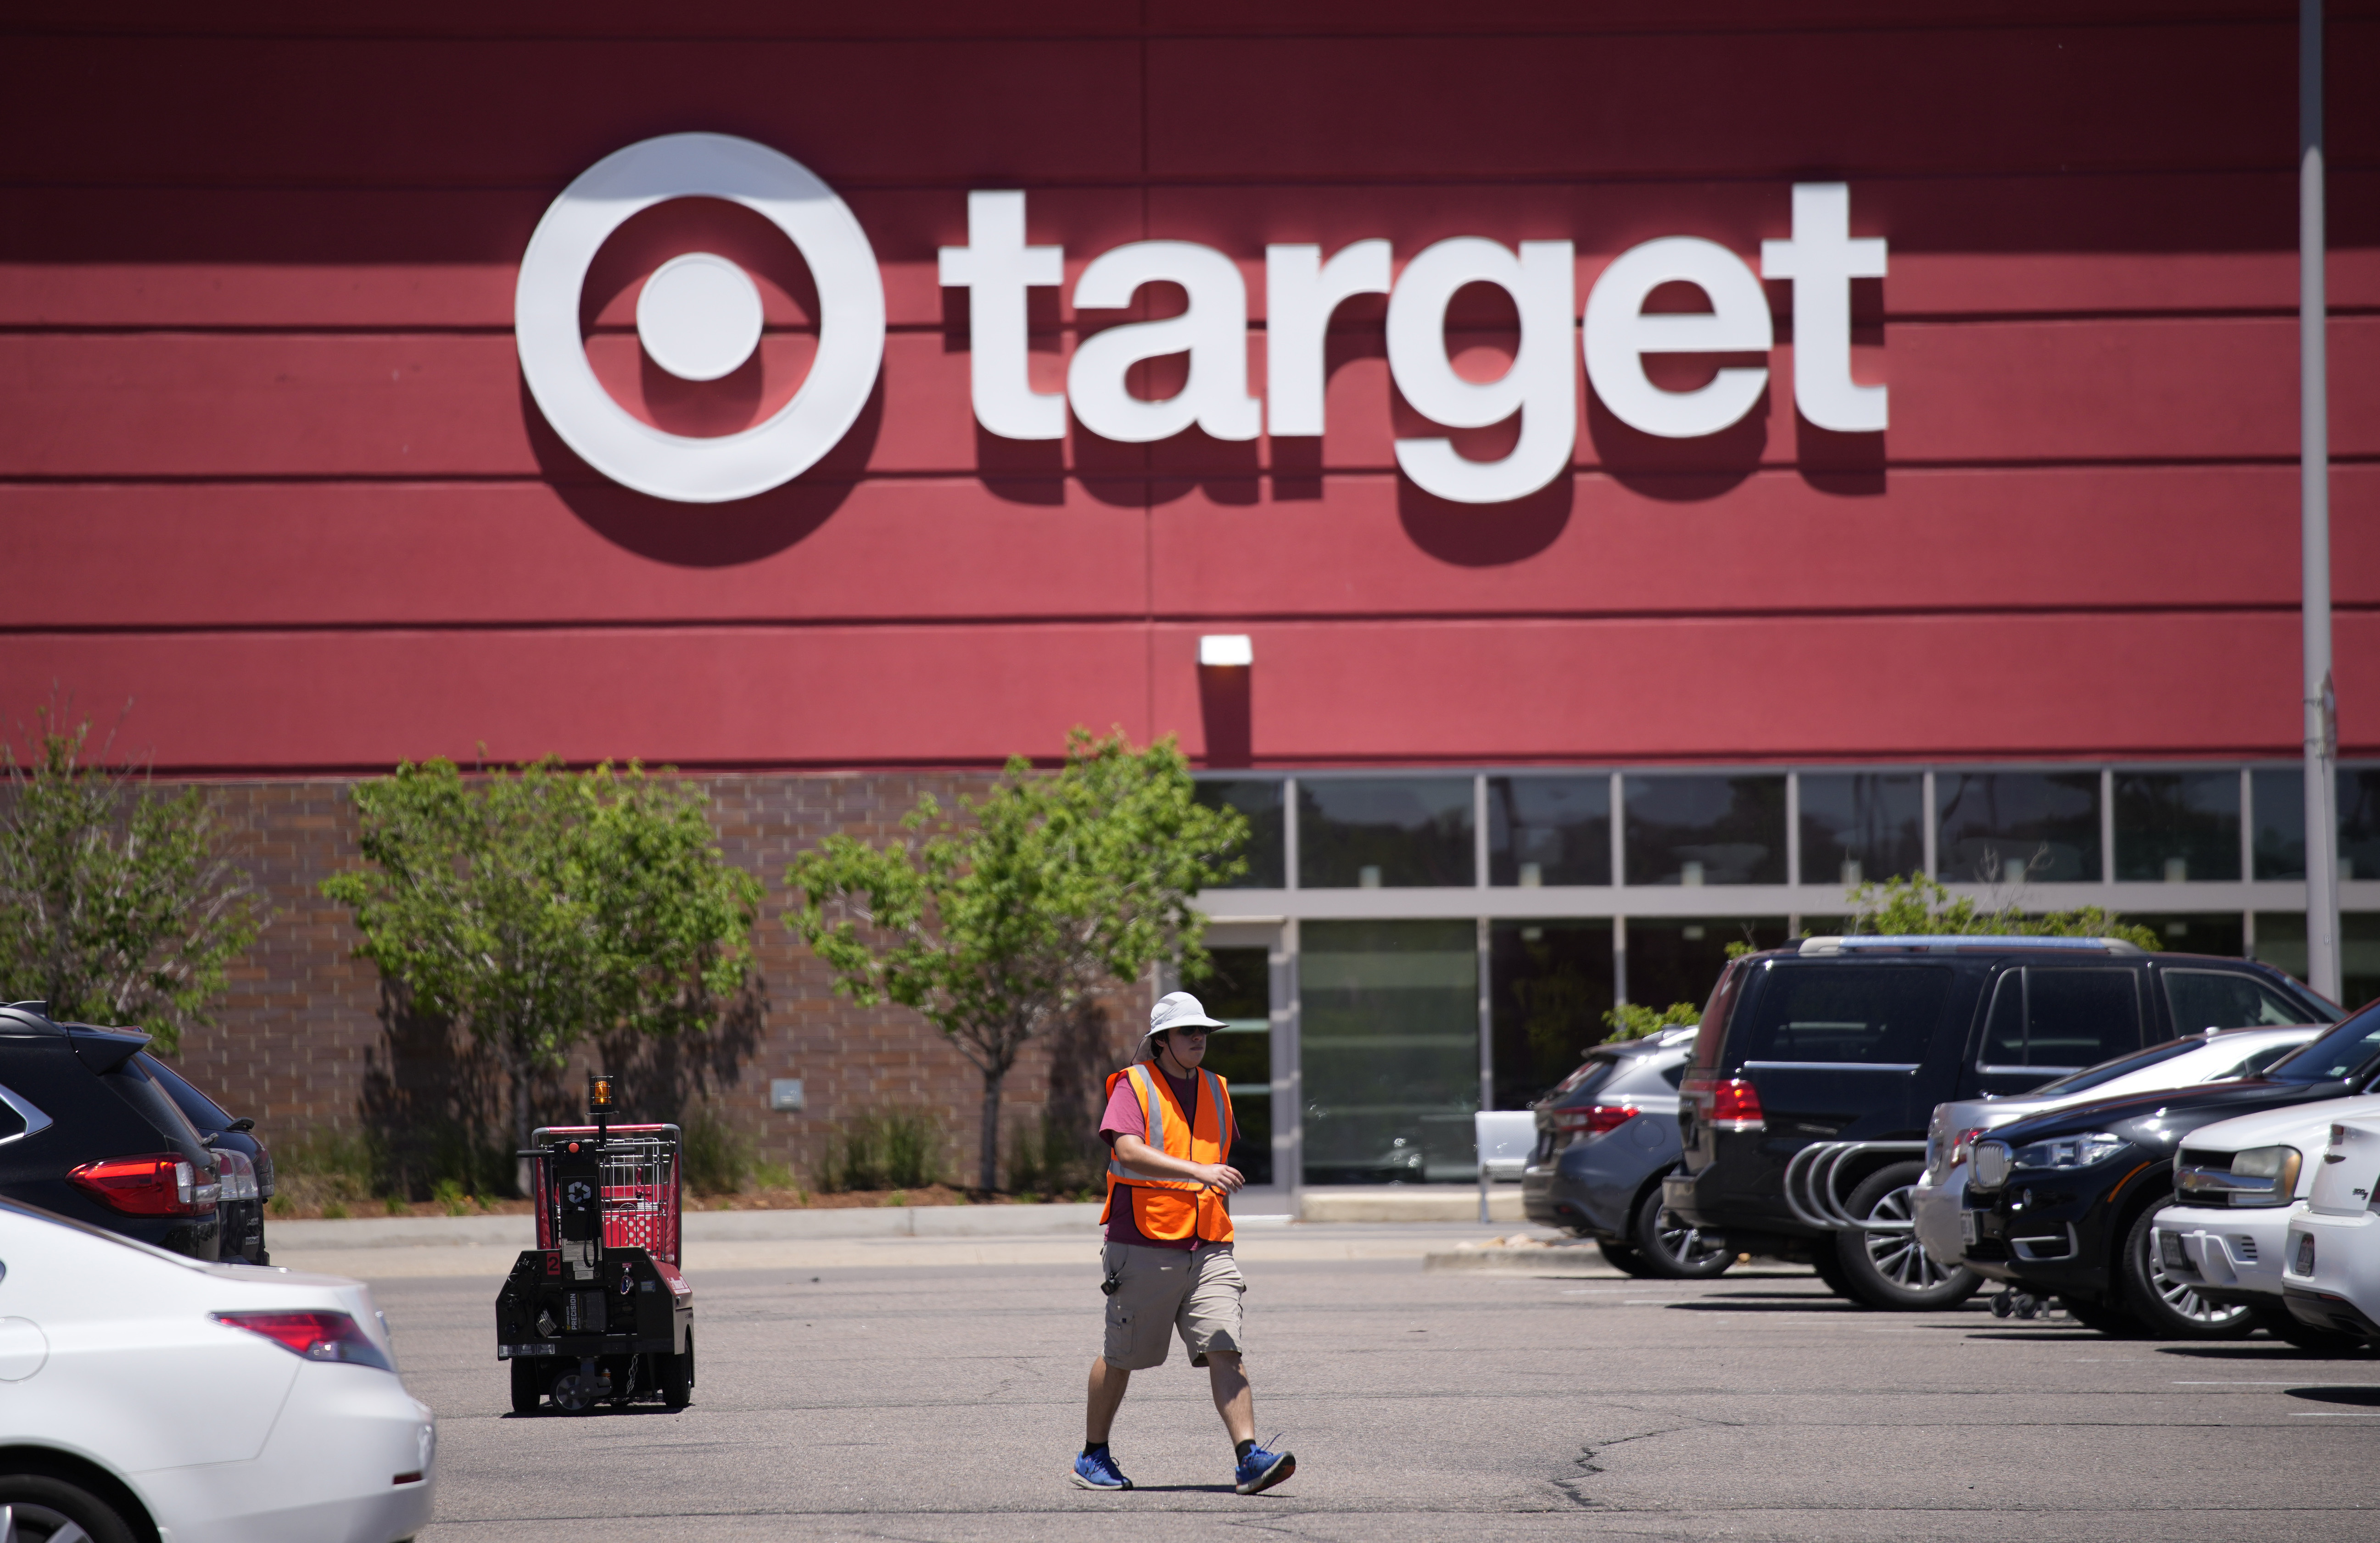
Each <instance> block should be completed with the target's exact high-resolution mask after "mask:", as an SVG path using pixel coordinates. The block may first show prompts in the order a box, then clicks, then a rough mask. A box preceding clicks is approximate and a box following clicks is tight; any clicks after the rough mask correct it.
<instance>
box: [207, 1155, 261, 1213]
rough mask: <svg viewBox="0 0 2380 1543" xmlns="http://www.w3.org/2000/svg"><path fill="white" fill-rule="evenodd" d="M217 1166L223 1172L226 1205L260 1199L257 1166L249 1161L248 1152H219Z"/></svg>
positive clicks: (216, 1159) (216, 1160) (216, 1157)
mask: <svg viewBox="0 0 2380 1543" xmlns="http://www.w3.org/2000/svg"><path fill="white" fill-rule="evenodd" d="M215 1165H216V1166H217V1167H219V1168H221V1169H222V1170H223V1180H222V1185H223V1200H224V1203H225V1204H226V1205H228V1204H230V1203H231V1202H232V1201H234V1200H254V1199H257V1198H259V1196H258V1195H257V1191H256V1165H255V1164H254V1163H252V1162H250V1161H249V1160H248V1154H247V1153H246V1152H234V1151H218V1152H216V1153H215Z"/></svg>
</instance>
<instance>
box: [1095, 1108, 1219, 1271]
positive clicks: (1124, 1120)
mask: <svg viewBox="0 0 2380 1543" xmlns="http://www.w3.org/2000/svg"><path fill="white" fill-rule="evenodd" d="M1146 1064H1147V1067H1148V1069H1149V1070H1150V1071H1152V1072H1155V1073H1156V1074H1157V1075H1159V1076H1161V1077H1163V1078H1164V1079H1165V1082H1166V1085H1167V1086H1168V1087H1172V1089H1173V1096H1174V1098H1176V1099H1178V1100H1181V1103H1182V1107H1183V1108H1184V1110H1186V1111H1188V1112H1189V1114H1190V1118H1191V1121H1192V1123H1193V1124H1194V1125H1195V1124H1196V1121H1197V1118H1198V1085H1199V1083H1201V1082H1203V1081H1205V1080H1206V1079H1205V1078H1203V1077H1201V1076H1200V1075H1198V1074H1197V1073H1196V1072H1193V1073H1191V1074H1190V1075H1188V1076H1186V1077H1177V1076H1175V1075H1172V1073H1170V1072H1168V1071H1166V1070H1165V1068H1163V1067H1162V1066H1160V1065H1159V1064H1158V1063H1156V1062H1154V1061H1151V1062H1147V1063H1146ZM1218 1113H1219V1114H1220V1111H1218ZM1117 1136H1138V1137H1140V1138H1141V1139H1142V1140H1143V1141H1146V1140H1147V1139H1148V1120H1147V1117H1146V1116H1145V1115H1143V1114H1142V1113H1141V1110H1140V1095H1139V1093H1138V1092H1136V1091H1135V1089H1134V1087H1133V1086H1132V1078H1130V1077H1128V1076H1124V1077H1118V1078H1116V1085H1115V1091H1114V1092H1112V1093H1111V1094H1109V1095H1108V1109H1107V1112H1106V1113H1105V1114H1102V1115H1100V1116H1099V1139H1100V1140H1102V1141H1104V1142H1106V1143H1107V1144H1108V1145H1109V1146H1110V1147H1111V1148H1112V1147H1113V1146H1114V1145H1115V1144H1116V1137H1117ZM1231 1205H1232V1202H1231V1197H1229V1196H1225V1197H1223V1209H1225V1210H1226V1211H1228V1210H1230V1209H1231ZM1108 1241H1109V1242H1110V1243H1136V1244H1138V1245H1140V1246H1141V1247H1143V1248H1179V1249H1181V1250H1182V1251H1183V1252H1184V1253H1185V1254H1186V1253H1188V1252H1189V1251H1190V1250H1191V1249H1193V1248H1196V1247H1197V1246H1198V1241H1199V1240H1198V1238H1197V1236H1196V1234H1193V1235H1191V1236H1189V1237H1184V1238H1160V1237H1149V1236H1147V1235H1145V1234H1144V1233H1142V1232H1141V1230H1140V1224H1139V1223H1138V1222H1137V1221H1134V1220H1133V1215H1132V1197H1131V1196H1129V1195H1119V1196H1117V1197H1116V1203H1115V1204H1114V1205H1113V1206H1112V1207H1111V1208H1110V1209H1109V1210H1108Z"/></svg>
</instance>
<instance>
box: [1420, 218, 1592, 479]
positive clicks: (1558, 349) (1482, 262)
mask: <svg viewBox="0 0 2380 1543" xmlns="http://www.w3.org/2000/svg"><path fill="white" fill-rule="evenodd" d="M1571 261H1572V247H1571V244H1570V243H1569V242H1568V241H1524V242H1522V243H1521V249H1520V254H1519V255H1518V256H1517V257H1515V256H1514V255H1513V253H1512V251H1511V250H1510V249H1507V248H1505V247H1503V246H1500V245H1499V244H1498V243H1496V242H1494V241H1488V240H1483V239H1481V238H1480V237H1475V236H1459V237H1454V238H1453V239H1451V240H1447V241H1440V242H1438V243H1436V244H1435V245H1433V246H1429V247H1426V248H1424V249H1422V251H1421V252H1420V254H1419V255H1418V256H1416V257H1415V259H1414V260H1413V261H1411V262H1409V263H1407V264H1406V265H1405V271H1404V272H1403V273H1400V274H1399V275H1398V276H1397V284H1396V288H1395V289H1394V290H1392V291H1391V292H1390V296H1389V374H1390V378H1391V379H1393V380H1394V381H1395V382H1396V384H1397V389H1398V390H1399V391H1401V392H1403V394H1404V398H1405V400H1406V401H1407V402H1410V403H1411V404H1413V407H1414V410H1415V411H1416V412H1418V413H1420V414H1421V415H1422V416H1423V417H1424V418H1427V419H1429V420H1430V421H1431V422H1433V423H1443V424H1445V425H1446V426H1447V427H1448V428H1450V429H1484V428H1486V427H1488V425H1489V424H1491V423H1500V422H1502V421H1503V420H1504V419H1508V418H1510V417H1512V414H1513V413H1515V412H1518V413H1519V414H1520V415H1521V437H1520V443H1517V444H1515V445H1513V447H1512V453H1511V454H1510V455H1508V456H1505V457H1504V458H1503V459H1501V460H1499V461H1472V460H1465V459H1464V458H1463V456H1460V455H1458V454H1456V453H1455V449H1454V446H1453V444H1452V443H1451V442H1449V441H1447V440H1444V439H1421V438H1414V439H1400V440H1398V441H1397V465H1398V466H1399V467H1400V468H1403V471H1404V474H1405V475H1406V476H1407V477H1410V478H1412V479H1413V480H1414V481H1415V484H1416V485H1418V486H1419V487H1420V488H1421V489H1422V490H1423V491H1425V492H1432V493H1435V494H1437V495H1438V496H1439V497H1440V498H1443V499H1447V500H1450V501H1451V502H1453V503H1456V504H1503V503H1507V502H1509V501H1511V500H1512V499H1515V498H1525V497H1527V496H1528V495H1529V494H1530V493H1533V492H1536V491H1537V490H1538V489H1539V488H1542V487H1544V486H1545V485H1546V484H1547V483H1548V482H1551V481H1552V480H1554V479H1555V478H1557V477H1560V476H1561V475H1562V474H1563V473H1564V472H1565V471H1567V470H1569V469H1570V460H1571V452H1572V451H1573V449H1575V448H1576V447H1577V443H1578V371H1576V370H1575V369H1573V367H1572V365H1571V362H1570V332H1571V316H1572V306H1573V303H1574V300H1575V297H1576V293H1577V291H1576V286H1575V285H1574V284H1573V279H1572V273H1571ZM1466 284H1492V285H1496V286H1499V287H1500V288H1502V289H1503V290H1504V291H1505V292H1507V293H1508V294H1510V295H1511V296H1512V303H1513V305H1514V307H1515V308H1517V309H1518V310H1519V311H1520V313H1521V346H1520V348H1519V349H1518V351H1516V352H1515V353H1514V355H1513V356H1512V368H1511V369H1509V370H1507V371H1504V373H1503V375H1502V376H1501V377H1500V379H1497V380H1493V381H1466V380H1464V379H1463V377H1462V376H1460V375H1458V374H1456V373H1455V372H1454V365H1453V361H1452V360H1451V359H1450V358H1448V357H1447V352H1446V307H1447V302H1448V301H1450V300H1451V299H1453V298H1454V292H1455V291H1456V290H1458V289H1460V288H1462V287H1463V286H1464V285H1466Z"/></svg>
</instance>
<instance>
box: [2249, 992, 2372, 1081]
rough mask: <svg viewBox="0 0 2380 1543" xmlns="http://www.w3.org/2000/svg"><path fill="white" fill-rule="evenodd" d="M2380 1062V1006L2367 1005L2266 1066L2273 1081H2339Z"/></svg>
mask: <svg viewBox="0 0 2380 1543" xmlns="http://www.w3.org/2000/svg"><path fill="white" fill-rule="evenodd" d="M2374 1061H2380V1006H2374V1007H2367V1008H2365V1009H2364V1010H2363V1011H2362V1012H2361V1013H2358V1014H2355V1015H2354V1016H2353V1017H2351V1018H2349V1019H2348V1020H2347V1021H2346V1022H2345V1023H2343V1024H2340V1025H2339V1026H2338V1027H2337V1028H2334V1029H2332V1030H2331V1031H2330V1032H2329V1033H2327V1034H2325V1035H2324V1036H2323V1037H2322V1038H2321V1039H2316V1040H2315V1041H2314V1042H2313V1044H2311V1045H2308V1046H2306V1047H2305V1048H2304V1049H2303V1050H2301V1051H2298V1052H2297V1053H2296V1054H2295V1055H2291V1056H2285V1057H2283V1058H2282V1059H2281V1060H2278V1061H2276V1062H2274V1063H2272V1064H2271V1065H2270V1066H2267V1067H2265V1078H2266V1079H2267V1080H2268V1081H2272V1082H2294V1083H2309V1082H2337V1081H2338V1080H2339V1079H2340V1078H2341V1077H2351V1076H2354V1075H2356V1074H2357V1073H2359V1072H2361V1071H2362V1070H2364V1069H2365V1068H2367V1067H2369V1066H2371V1065H2372V1064H2373V1063H2374Z"/></svg>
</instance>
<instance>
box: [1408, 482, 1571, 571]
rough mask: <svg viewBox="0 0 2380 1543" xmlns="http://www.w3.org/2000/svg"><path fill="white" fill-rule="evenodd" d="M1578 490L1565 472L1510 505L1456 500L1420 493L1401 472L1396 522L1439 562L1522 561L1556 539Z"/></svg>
mask: <svg viewBox="0 0 2380 1543" xmlns="http://www.w3.org/2000/svg"><path fill="white" fill-rule="evenodd" d="M1576 493H1577V479H1576V477H1575V476H1574V475H1573V473H1571V472H1569V471H1564V472H1563V473H1562V475H1561V476H1560V477H1558V478H1556V479H1554V480H1553V481H1551V482H1549V483H1548V484H1547V485H1546V486H1544V487H1542V488H1539V489H1538V490H1537V491H1536V492H1533V493H1531V494H1529V496H1528V497H1526V498H1516V499H1514V500H1513V501H1512V503H1510V504H1455V503H1451V502H1450V501H1449V500H1447V499H1443V498H1440V497H1439V496H1438V495H1437V494H1436V493H1432V492H1424V491H1423V490H1422V489H1421V488H1420V487H1418V486H1416V485H1415V483H1414V481H1413V480H1412V479H1410V478H1408V477H1406V476H1405V475H1404V473H1403V472H1399V473H1398V474H1397V521H1398V523H1399V524H1401V525H1403V527H1404V529H1405V535H1406V537H1407V538H1408V539H1410V540H1411V541H1413V543H1414V545H1415V546H1417V547H1419V548H1421V549H1422V550H1423V551H1424V552H1427V553H1429V554H1430V555H1431V556H1432V557H1435V558H1437V559H1438V560H1439V562H1441V563H1451V564H1453V565H1455V566H1457V567H1463V568H1492V567H1499V566H1501V565H1504V564H1507V563H1520V562H1525V561H1526V560H1528V559H1529V558H1532V557H1535V556H1536V554H1537V553H1541V552H1543V551H1545V550H1546V548H1548V547H1549V546H1551V545H1553V544H1554V542H1555V541H1559V540H1560V539H1561V533H1562V531H1563V530H1565V529H1568V528H1569V526H1570V514H1571V505H1572V504H1573V501H1574V500H1575V497H1576Z"/></svg>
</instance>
